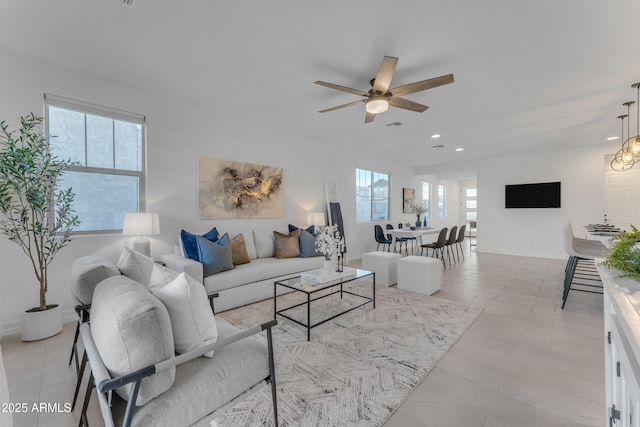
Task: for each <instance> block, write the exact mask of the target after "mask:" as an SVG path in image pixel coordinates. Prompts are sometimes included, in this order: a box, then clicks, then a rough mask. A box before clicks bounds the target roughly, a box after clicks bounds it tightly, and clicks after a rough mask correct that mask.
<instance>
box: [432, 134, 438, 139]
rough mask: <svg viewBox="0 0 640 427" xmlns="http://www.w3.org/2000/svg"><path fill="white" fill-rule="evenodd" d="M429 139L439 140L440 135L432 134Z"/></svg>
mask: <svg viewBox="0 0 640 427" xmlns="http://www.w3.org/2000/svg"><path fill="white" fill-rule="evenodd" d="M431 138H434V139H435V138H440V134H438V133H436V134H433V135H431Z"/></svg>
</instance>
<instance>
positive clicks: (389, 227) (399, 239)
mask: <svg viewBox="0 0 640 427" xmlns="http://www.w3.org/2000/svg"><path fill="white" fill-rule="evenodd" d="M387 230H393V225H391V224H387ZM387 239H391V240H392V241H393V235H391V234H387ZM407 240H408V239H406V238H404V237H396V241H395V242H394V243H393V251H394V252H398V244H399V245H400V252H399V253H402V244H403V243H404V249H405V252H406V253H407V255H409V249H407Z"/></svg>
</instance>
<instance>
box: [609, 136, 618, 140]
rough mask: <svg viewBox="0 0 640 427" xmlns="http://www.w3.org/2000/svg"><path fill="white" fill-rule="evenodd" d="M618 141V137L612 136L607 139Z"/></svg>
mask: <svg viewBox="0 0 640 427" xmlns="http://www.w3.org/2000/svg"><path fill="white" fill-rule="evenodd" d="M616 139H618V137H617V136H610V137H609V138H607V141H613V140H616Z"/></svg>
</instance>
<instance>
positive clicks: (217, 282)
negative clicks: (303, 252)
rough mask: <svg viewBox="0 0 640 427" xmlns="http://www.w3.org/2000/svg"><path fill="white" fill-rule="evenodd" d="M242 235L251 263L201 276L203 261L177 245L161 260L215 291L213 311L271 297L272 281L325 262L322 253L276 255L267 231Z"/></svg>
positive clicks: (319, 266) (209, 291) (272, 241)
mask: <svg viewBox="0 0 640 427" xmlns="http://www.w3.org/2000/svg"><path fill="white" fill-rule="evenodd" d="M242 234H243V236H244V240H245V246H246V248H247V253H248V255H249V258H250V259H251V262H250V263H248V264H241V265H238V266H236V267H235V268H234V269H233V270H227V271H223V272H221V273H217V274H214V275H211V276H209V277H206V278H204V277H203V266H202V264H201V263H200V262H197V261H193V260H191V259H188V258H185V257H184V256H183V255H182V247H181V245H180V244H179V245H177V246H178V247H177V248H176V252H180V253H175V254H168V255H164V256H163V257H162V260H163V261H164V263H165V264H166V266H167V267H168V268H170V269H172V270H174V271H177V272H185V273H187V274H189V275H190V276H191V277H193V278H194V279H196V280H197V281H199V282H200V283H203V284H204V286H205V288H206V290H207V293H208V294H211V293H214V292H217V293H218V295H219V297H218V298H216V299H215V310H216V312H220V311H224V310H229V309H232V308H235V307H240V306H243V305H247V304H251V303H254V302H257V301H262V300H264V299H267V298H271V297H273V288H274V285H273V283H274V281H276V280H281V279H285V278H289V277H293V276H297V275H300V273H301V272H303V271H307V270H314V269H317V268H321V267H322V264H323V262H324V258H323V257H322V256H315V257H309V258H303V257H296V258H284V259H280V258H276V257H275V240H274V238H273V233H272V232H270V231H264V230H250V231H245V232H242ZM269 239H271V240H270V241H269ZM269 246H270V247H269ZM286 291H287V290H286V288H283V287H279V288H278V294H280V293H285V292H286Z"/></svg>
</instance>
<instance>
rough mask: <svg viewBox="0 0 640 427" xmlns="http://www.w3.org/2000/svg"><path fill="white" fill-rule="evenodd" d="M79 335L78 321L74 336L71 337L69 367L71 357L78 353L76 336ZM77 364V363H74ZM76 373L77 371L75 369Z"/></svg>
mask: <svg viewBox="0 0 640 427" xmlns="http://www.w3.org/2000/svg"><path fill="white" fill-rule="evenodd" d="M79 335H80V321H79V320H78V323H77V325H76V334H75V336H74V337H73V345H72V346H71V355H70V356H69V366H71V361H73V356H74V355H75V354H76V353H77V352H78V336H79ZM76 363H77V361H76ZM76 372H77V369H76Z"/></svg>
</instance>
